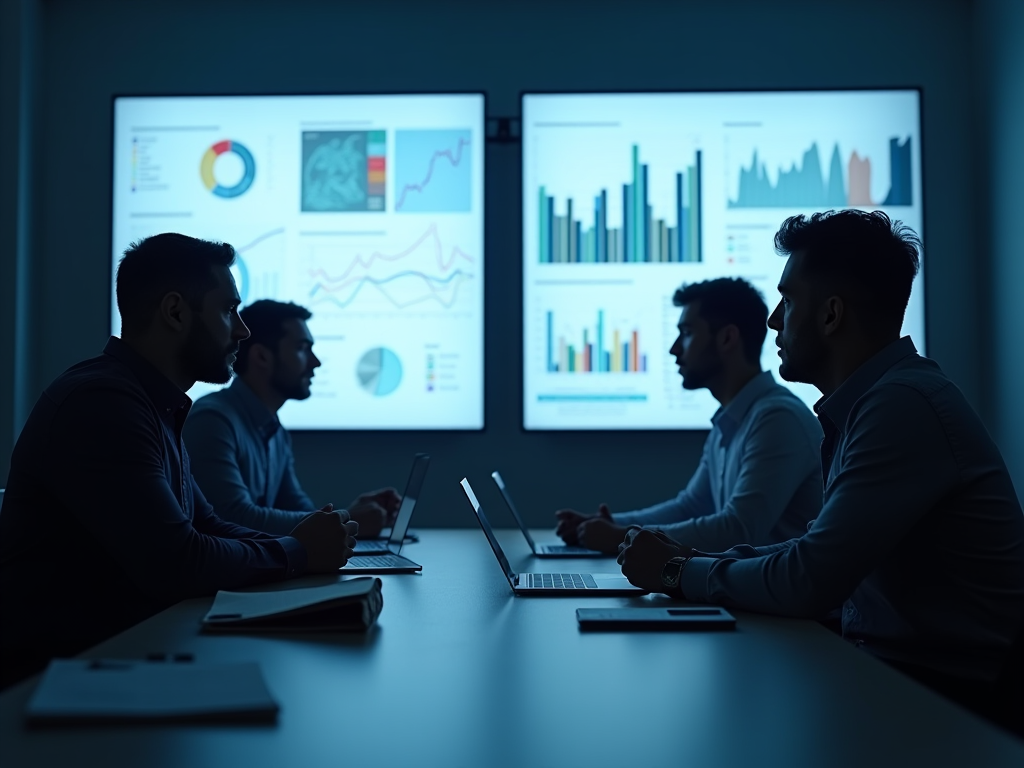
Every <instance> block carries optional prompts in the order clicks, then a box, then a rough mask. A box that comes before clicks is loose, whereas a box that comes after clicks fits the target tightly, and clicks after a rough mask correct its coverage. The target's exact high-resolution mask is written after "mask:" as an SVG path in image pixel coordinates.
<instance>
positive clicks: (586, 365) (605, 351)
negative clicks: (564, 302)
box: [547, 309, 647, 373]
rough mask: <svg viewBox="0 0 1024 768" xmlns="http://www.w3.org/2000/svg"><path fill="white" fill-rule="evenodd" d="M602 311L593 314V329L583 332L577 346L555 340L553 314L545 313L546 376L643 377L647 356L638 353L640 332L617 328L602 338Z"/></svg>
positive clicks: (603, 327)
mask: <svg viewBox="0 0 1024 768" xmlns="http://www.w3.org/2000/svg"><path fill="white" fill-rule="evenodd" d="M605 330H606V328H605V321H604V310H603V309H599V310H598V311H597V326H596V328H584V329H583V333H582V338H581V339H580V340H579V343H576V344H570V343H569V342H568V341H566V337H565V336H564V335H559V336H558V339H557V341H556V339H555V313H554V312H553V311H550V310H549V311H548V312H547V370H548V373H646V372H647V355H646V353H642V352H641V351H640V332H639V331H637V330H636V329H633V330H630V331H626V332H623V331H622V330H620V329H618V328H614V329H612V331H611V338H610V339H609V338H608V337H607V336H606V334H605Z"/></svg>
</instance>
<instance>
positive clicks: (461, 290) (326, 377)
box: [111, 94, 484, 430]
mask: <svg viewBox="0 0 1024 768" xmlns="http://www.w3.org/2000/svg"><path fill="white" fill-rule="evenodd" d="M483 122H484V98H483V95H482V94H462V95H408V96H392V95H387V96H385V95H367V96H244V97H243V96H236V97H159V98H158V97H152V98H150V97H124V98H117V99H116V100H115V105H114V201H113V202H114V205H113V253H112V265H113V267H114V268H115V269H116V266H117V263H118V261H119V260H120V258H121V256H122V255H123V253H124V251H125V249H126V248H127V247H128V246H129V245H130V244H131V243H132V242H134V241H136V240H138V239H141V238H144V237H147V236H150V235H154V234H157V233H160V232H180V233H182V234H186V235H192V236H195V237H201V238H205V239H210V240H217V241H223V242H228V243H231V244H232V245H233V246H234V247H235V250H236V253H237V259H236V262H235V264H234V266H233V267H232V274H233V275H234V278H235V283H236V285H237V286H238V291H239V295H240V296H241V298H242V303H243V305H247V304H251V303H252V302H254V301H257V300H259V299H275V300H278V301H290V302H295V303H296V304H300V305H302V306H304V307H306V308H307V309H309V310H310V311H311V312H312V313H313V317H312V319H311V320H310V321H309V327H310V331H311V332H312V334H313V337H314V340H315V343H316V353H317V356H318V357H319V358H320V359H321V361H322V363H323V365H322V367H321V368H319V369H318V370H317V372H316V376H315V378H314V379H313V386H312V395H311V397H310V398H309V399H308V400H305V401H289V402H287V403H286V404H285V406H284V407H283V408H282V409H281V412H280V414H279V415H280V418H281V421H282V423H283V424H284V425H285V426H286V427H289V428H293V429H466V430H474V429H482V428H483V425H484V422H483V420H484V413H483V400H484V396H483V387H484V371H483V343H484V340H483V280H484V252H483V250H484V241H483V211H484V204H483V187H484V185H483V179H484V146H483V145H484V127H483ZM111 327H112V330H113V333H115V334H117V333H119V332H120V318H119V315H118V312H117V307H116V303H115V304H114V305H113V306H112V307H111ZM217 388H218V387H217V386H215V385H209V384H202V383H200V384H197V385H196V386H195V387H194V388H193V389H192V390H191V391H190V392H189V395H190V396H192V397H193V398H196V397H199V396H201V395H203V394H206V393H208V392H211V391H214V390H215V389H217Z"/></svg>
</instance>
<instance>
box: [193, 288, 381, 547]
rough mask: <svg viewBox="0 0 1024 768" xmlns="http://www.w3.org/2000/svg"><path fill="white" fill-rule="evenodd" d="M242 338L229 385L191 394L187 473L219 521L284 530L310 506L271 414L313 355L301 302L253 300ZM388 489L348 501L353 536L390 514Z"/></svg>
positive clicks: (308, 371)
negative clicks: (245, 336)
mask: <svg viewBox="0 0 1024 768" xmlns="http://www.w3.org/2000/svg"><path fill="white" fill-rule="evenodd" d="M240 315H241V318H242V320H243V321H244V322H245V324H246V326H247V327H248V328H249V331H250V336H249V338H248V339H246V340H245V341H244V342H242V343H241V344H240V345H239V349H238V359H237V360H236V361H235V365H234V370H235V374H236V378H235V380H234V381H233V382H232V384H231V386H230V387H226V388H225V389H222V390H220V391H219V392H214V393H212V394H209V395H206V396H205V397H201V398H199V400H197V401H196V403H195V405H194V406H193V407H192V412H191V413H190V414H189V417H188V419H187V420H186V421H185V427H184V430H183V432H182V437H183V438H184V441H185V444H186V445H187V446H188V452H189V455H190V456H191V457H192V472H193V474H194V475H195V478H196V482H197V483H198V484H199V487H200V488H202V490H203V493H204V494H205V495H206V498H208V499H209V500H210V502H211V503H212V504H214V508H215V509H216V510H217V513H218V514H219V515H220V516H221V517H223V518H224V519H225V520H230V521H231V522H234V523H238V524H239V525H244V526H246V527H247V528H253V529H255V530H257V531H264V532H266V533H272V534H282V535H283V534H284V533H286V532H287V531H290V530H291V529H292V528H293V527H294V526H295V525H296V523H297V522H298V521H299V520H301V519H302V518H303V517H305V516H306V515H308V514H309V513H310V512H312V511H313V510H314V509H316V506H315V505H314V503H313V501H312V500H310V498H309V496H307V495H306V493H305V492H304V491H303V490H302V486H301V485H299V481H298V478H297V477H296V475H295V460H294V457H293V454H292V440H291V436H290V435H289V434H288V430H286V429H285V428H284V427H283V426H281V422H280V421H279V420H278V418H277V412H278V411H279V410H280V409H281V406H283V405H284V404H285V402H286V401H287V400H305V399H306V398H308V397H309V396H310V386H311V383H312V381H313V376H314V374H315V372H316V369H317V368H319V367H320V360H319V359H317V356H316V355H315V354H314V353H313V336H312V335H311V334H310V332H309V328H308V326H307V325H306V321H307V320H308V319H309V318H310V317H312V314H311V313H310V312H309V310H307V309H306V308H305V307H300V306H298V305H297V304H286V303H283V302H279V301H270V300H266V299H265V300H261V301H257V302H254V303H252V304H250V305H249V306H248V307H246V308H245V309H243V310H242V311H241V313H240ZM400 503H401V499H400V497H399V495H398V493H397V492H396V491H395V490H394V489H393V488H384V489H382V490H379V491H372V492H369V493H364V494H362V495H360V496H359V497H357V498H356V499H355V500H353V501H352V503H351V504H349V505H348V507H347V508H346V511H347V513H348V515H349V516H350V518H351V519H352V520H354V521H355V522H357V523H359V536H360V538H367V539H371V538H374V537H376V536H378V535H379V534H380V532H381V529H382V527H384V526H385V525H389V524H390V522H391V519H392V517H393V516H394V515H395V513H397V511H398V506H399V504H400Z"/></svg>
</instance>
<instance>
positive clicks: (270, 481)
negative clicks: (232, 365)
mask: <svg viewBox="0 0 1024 768" xmlns="http://www.w3.org/2000/svg"><path fill="white" fill-rule="evenodd" d="M182 437H183V438H184V440H185V445H186V446H187V447H188V452H189V456H191V457H192V474H193V476H194V477H195V479H196V482H197V483H198V484H199V487H200V488H202V490H203V493H204V494H205V495H206V498H207V499H208V500H209V501H210V503H211V504H213V508H214V509H215V510H217V514H218V515H220V516H221V517H222V518H223V519H225V520H230V521H231V522H233V523H238V524H239V525H244V526H246V527H247V528H253V529H254V530H257V531H265V532H267V533H272V534H277V535H285V534H287V533H289V532H290V531H291V530H292V529H293V528H294V527H295V526H296V525H297V524H298V522H299V521H300V520H301V519H302V518H303V517H305V516H306V515H308V514H309V513H310V512H312V511H314V510H315V509H316V507H315V506H314V505H313V502H312V500H311V499H310V498H309V497H308V496H307V495H306V494H305V492H304V491H303V490H302V486H300V485H299V481H298V478H297V477H296V476H295V459H294V456H293V454H292V440H291V436H290V435H289V434H288V430H286V429H285V428H284V427H282V426H281V422H280V421H278V419H277V415H276V414H274V413H271V411H270V409H269V408H267V406H265V405H264V404H263V402H262V401H261V400H260V399H259V397H257V396H256V393H255V392H253V391H252V389H250V388H249V385H248V384H246V383H245V382H244V381H242V380H241V379H239V378H236V379H235V380H234V381H233V382H232V383H231V386H230V387H225V388H224V389H222V390H220V391H219V392H214V393H212V394H209V395H206V396H205V397H201V398H199V399H198V400H196V402H195V405H193V406H192V412H191V413H190V414H189V416H188V419H186V420H185V428H184V430H183V431H182Z"/></svg>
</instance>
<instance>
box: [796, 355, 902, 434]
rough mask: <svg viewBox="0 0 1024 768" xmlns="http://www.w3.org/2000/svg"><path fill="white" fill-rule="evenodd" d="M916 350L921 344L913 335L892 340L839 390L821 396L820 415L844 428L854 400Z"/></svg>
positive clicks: (858, 398)
mask: <svg viewBox="0 0 1024 768" xmlns="http://www.w3.org/2000/svg"><path fill="white" fill-rule="evenodd" d="M916 354H917V347H915V346H914V342H913V341H912V340H911V338H910V337H909V336H904V337H903V338H901V339H898V340H897V341H894V342H892V343H891V344H889V345H888V346H886V347H884V348H883V349H882V350H880V351H879V352H876V353H875V354H874V355H873V356H872V357H870V358H869V359H868V360H867V361H866V362H864V363H863V364H862V365H861V367H860V368H858V369H857V370H856V371H854V372H853V374H852V375H851V376H850V377H849V378H847V379H846V381H844V382H843V383H842V384H840V385H839V388H838V389H836V391H835V392H833V393H832V394H831V395H829V396H828V397H823V398H821V399H820V400H818V402H816V403H815V404H814V412H815V413H816V414H818V416H819V418H820V417H821V416H824V417H825V418H827V419H828V420H829V421H831V422H832V424H833V425H834V426H835V427H836V428H837V429H840V430H842V429H843V425H844V424H846V420H847V419H848V418H849V416H850V411H851V410H853V406H854V404H855V403H856V402H857V401H858V400H860V399H861V397H863V396H864V393H866V392H867V391H868V390H869V389H871V387H873V386H874V385H875V382H876V381H878V380H879V379H880V378H882V375H883V374H884V373H885V372H886V371H888V370H889V369H890V368H892V367H893V366H894V365H896V363H898V362H899V361H900V360H903V359H904V358H906V357H910V355H916Z"/></svg>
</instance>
